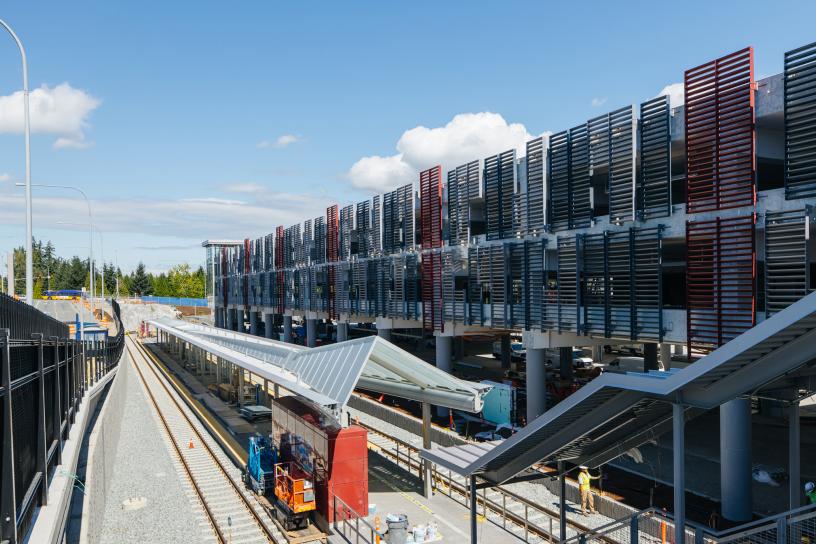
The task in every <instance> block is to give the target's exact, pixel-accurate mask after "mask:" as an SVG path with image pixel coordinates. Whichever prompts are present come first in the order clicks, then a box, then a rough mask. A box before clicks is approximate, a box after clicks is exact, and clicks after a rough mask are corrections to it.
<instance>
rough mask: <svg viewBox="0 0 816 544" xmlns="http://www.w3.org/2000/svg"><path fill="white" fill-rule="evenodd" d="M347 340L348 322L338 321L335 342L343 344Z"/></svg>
mask: <svg viewBox="0 0 816 544" xmlns="http://www.w3.org/2000/svg"><path fill="white" fill-rule="evenodd" d="M346 340H348V322H347V321H338V322H337V341H338V342H345V341H346Z"/></svg>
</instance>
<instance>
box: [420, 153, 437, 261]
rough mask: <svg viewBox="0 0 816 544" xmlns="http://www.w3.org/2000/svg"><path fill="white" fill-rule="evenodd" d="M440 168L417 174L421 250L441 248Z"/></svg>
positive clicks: (435, 167)
mask: <svg viewBox="0 0 816 544" xmlns="http://www.w3.org/2000/svg"><path fill="white" fill-rule="evenodd" d="M441 180H442V167H441V166H434V167H433V168H430V169H428V170H424V171H422V172H420V174H419V203H420V232H421V236H420V243H421V244H422V249H435V248H439V247H442V181H441Z"/></svg>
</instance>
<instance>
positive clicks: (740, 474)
mask: <svg viewBox="0 0 816 544" xmlns="http://www.w3.org/2000/svg"><path fill="white" fill-rule="evenodd" d="M751 483H752V479H751V403H750V401H749V400H747V399H735V400H731V401H728V402H726V403H725V404H723V405H722V406H720V496H721V498H722V515H723V517H724V518H726V519H728V520H731V521H749V520H750V519H751V510H752V505H753V500H752V496H751Z"/></svg>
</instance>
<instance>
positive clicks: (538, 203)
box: [526, 136, 547, 236]
mask: <svg viewBox="0 0 816 544" xmlns="http://www.w3.org/2000/svg"><path fill="white" fill-rule="evenodd" d="M546 158H547V146H546V142H545V140H544V137H543V136H542V137H541V138H536V139H535V140H530V141H529V142H527V198H526V204H527V234H530V235H532V236H539V235H540V234H541V233H542V232H543V231H544V227H545V225H546V218H545V217H544V175H545V172H546V167H545V166H546V164H547V163H546Z"/></svg>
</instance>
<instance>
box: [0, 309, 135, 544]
mask: <svg viewBox="0 0 816 544" xmlns="http://www.w3.org/2000/svg"><path fill="white" fill-rule="evenodd" d="M112 304H113V309H114V314H115V319H116V325H117V329H118V330H117V334H116V335H115V336H113V337H110V338H108V339H107V340H106V341H84V342H80V341H76V340H73V339H71V338H70V336H69V331H68V326H67V325H65V324H64V323H62V322H60V321H57V320H56V319H53V318H51V317H49V316H48V315H46V314H44V313H42V312H40V311H39V310H37V309H35V308H33V307H32V306H28V305H27V304H24V303H21V302H18V301H16V300H14V299H12V298H10V297H8V296H5V295H0V445H2V448H0V542H4V543H5V542H8V543H9V544H16V543H17V542H19V541H22V540H23V539H24V538H25V535H26V534H27V533H28V532H29V530H30V529H31V526H32V521H33V519H34V515H35V512H36V510H37V508H38V507H40V506H44V505H46V504H47V503H48V483H49V481H50V480H51V479H52V478H53V477H54V474H55V473H56V469H57V466H59V465H60V464H62V450H63V443H64V441H65V440H67V438H68V434H69V432H70V429H71V426H72V425H73V423H74V421H75V420H76V414H77V412H78V411H79V410H80V406H81V402H82V399H83V397H84V396H85V392H86V391H87V390H89V389H90V388H91V387H92V386H93V385H94V384H96V383H97V382H98V381H99V380H101V379H102V378H103V377H104V376H105V375H106V374H107V373H108V372H110V371H111V370H112V369H114V368H115V367H116V365H117V363H118V361H119V357H120V356H121V354H122V349H123V348H124V328H123V327H122V323H121V320H120V315H119V305H118V304H117V303H116V302H115V301H113V302H112Z"/></svg>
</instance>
